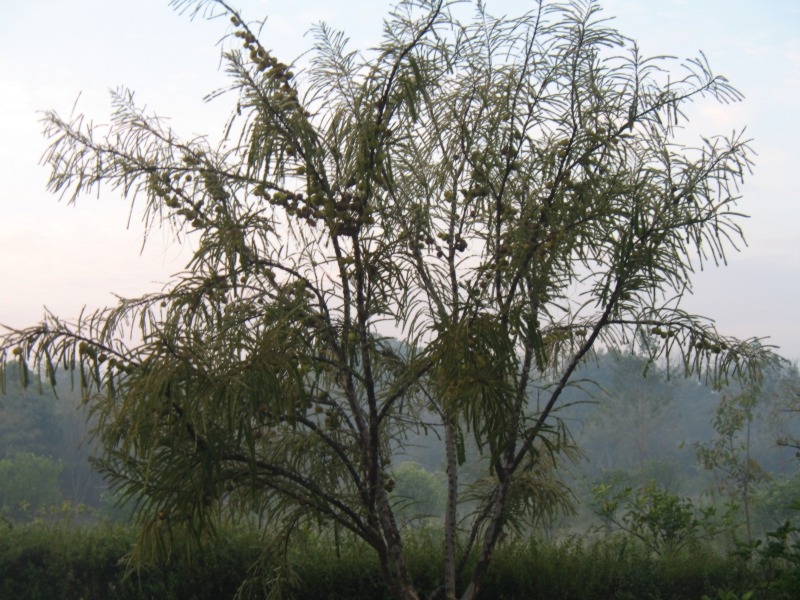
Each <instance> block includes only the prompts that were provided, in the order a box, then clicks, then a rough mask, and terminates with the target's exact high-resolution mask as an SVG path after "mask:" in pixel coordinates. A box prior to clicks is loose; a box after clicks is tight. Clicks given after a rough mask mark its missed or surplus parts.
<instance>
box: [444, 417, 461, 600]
mask: <svg viewBox="0 0 800 600" xmlns="http://www.w3.org/2000/svg"><path fill="white" fill-rule="evenodd" d="M444 439H445V450H446V453H447V508H446V512H445V517H444V588H445V598H447V600H455V598H456V506H457V502H458V462H457V460H456V440H455V432H454V431H453V423H452V421H451V420H450V419H449V418H447V419H445V425H444Z"/></svg>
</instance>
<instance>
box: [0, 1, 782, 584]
mask: <svg viewBox="0 0 800 600" xmlns="http://www.w3.org/2000/svg"><path fill="white" fill-rule="evenodd" d="M172 4H173V5H174V6H175V8H176V9H178V10H186V11H190V12H191V13H192V14H193V15H203V16H206V17H215V16H219V15H223V14H224V15H227V16H228V17H229V18H230V21H231V33H230V36H228V37H226V39H225V44H226V45H225V50H224V53H223V58H224V64H225V69H226V70H227V72H228V74H229V75H230V81H231V84H230V86H229V87H228V88H227V89H225V90H221V91H219V92H217V93H219V94H222V93H228V94H235V95H236V97H237V107H236V111H235V113H234V114H233V115H232V117H231V119H230V122H229V123H228V124H227V129H226V131H227V135H226V138H225V140H223V142H221V143H220V144H218V145H216V146H211V145H210V144H209V142H208V141H207V140H206V138H195V139H188V140H187V139H182V138H181V137H179V135H178V134H177V133H176V132H174V131H173V130H172V129H171V128H169V127H168V126H167V124H166V123H165V122H164V121H163V120H162V119H159V118H157V117H155V116H151V115H149V114H147V113H146V112H145V111H143V110H142V109H140V108H138V107H137V105H136V104H135V102H134V97H133V93H132V92H131V91H129V90H126V89H120V90H117V91H116V92H114V93H113V99H112V101H113V106H114V113H113V118H112V122H111V124H110V125H109V126H108V127H107V128H103V127H99V126H94V125H93V124H91V123H87V122H85V121H84V118H83V117H82V116H78V117H74V118H70V119H64V118H62V117H61V116H59V115H58V114H56V113H55V112H48V113H47V114H46V116H45V118H44V124H45V135H46V136H47V137H48V139H49V140H50V146H49V149H48V151H47V153H46V155H45V157H44V162H45V163H46V164H47V166H48V167H49V168H50V171H51V175H50V181H49V187H50V189H51V190H52V191H53V192H56V193H60V194H62V196H63V197H65V198H67V199H68V200H69V201H70V202H74V201H76V199H77V198H78V197H80V196H81V195H84V194H87V193H90V192H93V191H96V190H98V189H100V188H103V189H109V188H110V189H115V190H118V191H119V192H120V193H122V194H123V195H124V196H125V197H127V198H129V199H130V200H131V202H137V203H140V206H142V207H143V210H144V223H145V227H146V228H147V229H150V228H153V227H171V228H173V229H174V231H175V233H176V239H177V240H178V242H179V243H181V242H183V241H184V240H185V239H186V238H185V235H186V234H188V233H189V232H193V233H192V235H195V236H196V239H197V251H196V252H195V254H194V256H193V257H192V259H191V261H190V262H189V264H188V265H187V267H186V269H185V271H183V272H182V273H179V274H177V275H176V276H175V278H174V279H173V280H172V281H171V282H169V283H168V284H167V285H166V286H165V287H164V289H163V291H162V292H160V293H157V294H150V295H145V296H142V297H139V298H131V299H122V300H120V302H119V304H118V306H116V307H113V308H109V309H105V310H101V311H98V312H96V313H93V314H89V315H82V316H81V317H80V318H79V319H78V320H76V321H65V320H62V319H60V318H58V317H56V316H53V315H50V314H48V315H46V317H45V319H44V321H43V322H42V323H41V324H39V325H37V326H34V327H31V328H27V329H19V330H10V331H9V333H8V334H6V335H5V336H4V337H3V338H2V343H1V345H0V349H1V351H2V353H3V360H4V364H5V360H6V359H7V358H12V359H14V360H18V361H19V363H20V365H22V366H23V369H25V368H27V365H30V368H39V369H41V370H42V371H43V373H44V376H50V377H51V378H52V377H53V373H54V372H55V370H56V369H58V368H65V369H68V370H74V371H75V372H76V373H77V374H78V376H77V379H78V380H79V383H80V386H81V388H82V389H83V390H84V394H85V398H86V402H87V403H89V404H90V406H91V409H92V411H93V414H94V416H95V418H96V419H97V426H96V428H95V430H94V432H95V436H96V438H97V439H98V440H99V441H100V442H101V447H102V453H101V455H100V456H98V458H97V459H96V460H97V464H98V465H99V467H100V468H101V469H103V470H104V472H105V473H106V474H107V476H108V477H109V478H110V480H111V482H112V483H113V484H114V485H115V486H117V487H119V488H120V490H121V492H122V493H123V494H125V495H127V496H128V497H130V498H131V499H133V500H134V501H136V502H138V503H139V504H138V509H139V512H138V518H139V521H140V523H141V524H142V533H141V538H140V541H139V544H138V545H137V553H138V554H137V556H138V557H139V558H140V559H143V560H145V559H148V558H150V557H152V556H154V555H158V554H159V553H162V552H168V551H169V549H170V547H171V544H172V540H173V539H174V538H175V537H176V536H179V535H183V534H184V533H193V534H200V533H203V532H212V533H213V531H214V528H215V526H216V525H217V524H219V523H220V520H221V519H225V518H228V517H233V516H236V515H257V516H258V518H261V519H264V522H265V527H266V526H267V525H269V526H273V527H274V528H277V529H278V530H280V531H282V532H283V533H284V535H285V537H283V538H281V539H282V540H283V541H282V542H281V543H282V544H288V543H289V540H290V539H291V534H292V532H293V531H295V530H296V529H297V527H298V526H300V525H302V524H304V523H315V524H317V525H318V526H320V527H324V526H325V525H326V524H329V525H330V526H331V527H333V528H334V529H335V531H336V532H337V535H338V534H339V533H338V532H340V531H341V532H343V533H346V534H348V535H354V536H358V537H359V538H361V539H363V540H365V541H366V542H367V543H368V544H369V545H371V546H372V547H373V548H374V549H375V551H376V552H377V555H378V557H379V562H380V566H381V573H382V576H383V579H384V581H385V582H386V585H387V588H388V589H389V591H390V593H391V594H392V596H393V597H394V598H397V599H398V600H399V599H406V600H409V599H412V598H418V597H419V596H418V590H416V589H415V586H414V582H413V579H412V577H411V575H410V573H409V571H408V568H407V565H406V561H405V558H404V554H403V529H402V528H401V527H400V526H399V525H398V522H397V520H396V518H395V511H396V506H395V504H394V500H393V496H392V492H393V489H394V477H393V469H394V468H395V465H396V464H397V461H396V460H395V461H394V462H393V459H396V458H397V457H398V456H400V455H401V454H402V451H403V447H404V441H405V440H406V439H407V438H408V436H409V435H412V434H414V433H415V432H418V431H420V430H427V429H434V430H436V431H438V432H440V433H441V435H442V437H443V439H444V445H445V448H446V456H447V471H448V472H447V476H448V486H447V489H448V493H447V500H446V510H445V520H444V521H445V522H444V545H445V557H446V560H445V567H444V571H443V573H442V579H441V586H440V587H439V588H437V589H436V590H434V592H433V594H434V595H438V594H443V595H444V596H445V597H447V598H455V597H456V593H457V591H458V590H457V589H456V581H457V580H460V579H464V577H466V580H468V581H469V584H468V585H467V587H466V588H465V589H463V590H460V593H461V594H462V596H461V597H462V598H464V599H465V600H466V599H472V598H475V597H476V596H477V595H478V593H479V591H480V589H481V586H482V585H483V584H484V582H485V580H486V576H487V573H488V570H489V568H490V567H491V564H492V552H493V550H494V548H495V547H496V545H497V543H498V540H499V539H500V538H501V534H502V533H503V531H504V530H505V529H508V528H512V529H519V528H522V527H524V526H526V525H529V524H535V523H537V522H540V521H541V520H543V519H548V518H550V517H552V516H553V515H554V514H556V513H557V512H558V511H561V510H569V509H570V506H571V497H570V494H569V490H568V488H567V487H566V486H565V485H564V484H563V483H562V482H561V481H560V479H559V477H558V468H559V465H560V464H562V463H563V461H568V460H571V459H574V458H575V457H576V453H577V449H576V448H575V446H574V444H573V442H572V439H571V437H570V435H569V431H568V429H567V427H566V425H565V424H564V423H563V422H562V421H561V420H559V418H558V409H559V407H560V406H561V403H560V398H561V394H562V392H563V390H564V389H565V388H566V387H567V386H570V385H577V384H580V380H579V378H578V377H577V375H576V373H577V370H578V369H579V368H580V366H581V365H582V364H584V363H585V362H586V361H588V360H591V358H592V356H593V353H594V352H595V351H596V350H597V349H599V348H601V347H602V348H613V347H621V346H626V347H627V346H636V347H638V348H640V350H641V351H642V352H644V353H645V355H646V356H647V358H648V359H649V360H650V361H651V362H652V361H655V360H657V359H659V358H666V359H668V360H670V361H671V364H672V365H673V367H674V368H675V369H677V370H679V371H681V372H682V373H684V374H686V375H691V374H694V375H699V376H701V377H705V378H706V379H707V381H708V382H710V383H711V384H712V385H722V384H724V383H725V382H726V381H728V380H729V379H731V378H743V379H746V378H752V377H757V376H758V374H759V372H760V370H761V368H762V367H763V366H764V365H765V364H767V363H771V362H774V361H775V356H774V355H773V354H772V353H771V352H770V351H769V349H768V348H765V347H763V346H762V345H761V344H760V343H759V341H758V340H755V339H754V340H738V339H735V338H731V337H727V336H724V335H723V334H721V333H720V332H718V331H717V330H716V329H715V328H714V326H713V322H712V321H710V320H707V319H703V318H701V317H698V316H695V315H692V314H689V313H687V312H685V311H684V310H682V309H681V308H680V300H681V298H682V297H683V296H684V295H685V294H687V293H689V292H690V291H691V276H692V273H693V272H694V269H696V268H697V267H698V266H699V265H702V264H704V263H709V262H710V263H714V264H719V263H723V262H724V261H725V253H726V252H728V251H730V250H731V249H735V248H736V243H737V241H739V240H740V239H741V233H742V232H741V229H740V225H739V222H740V217H741V215H740V214H739V213H737V212H736V200H737V197H738V196H737V190H738V186H739V184H740V183H741V182H742V180H743V177H744V176H745V174H746V173H747V171H748V169H749V168H750V166H751V158H750V157H751V151H750V148H749V146H748V140H747V139H745V138H744V137H743V136H742V134H741V133H737V132H734V133H733V134H732V135H731V136H729V137H725V136H713V137H707V138H703V139H702V140H701V141H700V143H699V145H698V146H697V147H684V146H681V145H679V144H678V143H677V142H676V141H675V133H676V128H677V127H678V123H679V120H681V119H686V118H687V116H686V114H685V113H684V111H685V110H686V107H687V104H688V103H690V102H693V101H699V100H701V99H703V98H705V99H706V100H705V101H708V100H709V99H710V100H715V101H718V102H723V103H728V102H734V101H738V100H740V99H741V95H740V94H739V93H738V92H737V91H736V90H735V89H734V88H733V87H732V86H731V85H730V84H729V83H728V81H727V80H726V79H725V78H723V77H721V76H719V75H715V74H713V72H712V71H711V69H710V67H709V65H708V63H707V61H706V59H705V57H703V56H701V57H699V58H697V59H693V60H689V61H687V62H684V63H683V64H681V65H680V67H679V68H677V69H674V70H671V71H670V70H667V66H668V64H667V62H666V59H663V58H659V57H656V58H648V57H644V56H642V55H641V54H640V52H639V49H638V47H637V45H636V44H635V43H634V42H632V41H631V40H629V39H627V38H626V37H624V36H623V35H622V34H620V33H619V32H618V31H616V30H615V29H613V28H612V27H611V26H610V24H609V22H608V21H607V20H606V19H604V18H603V17H602V15H601V13H600V7H599V5H598V4H597V3H596V2H593V1H590V0H586V1H583V0H574V1H572V2H569V3H566V4H556V3H549V2H543V3H541V4H538V5H535V7H534V9H533V10H532V11H530V12H528V13H526V14H524V15H522V16H520V17H514V18H510V17H503V18H495V17H493V16H492V15H491V14H490V13H489V12H487V9H486V7H485V6H484V5H483V4H480V3H475V4H474V5H470V8H468V7H467V5H463V4H461V3H455V2H445V1H441V0H440V1H428V0H404V1H401V2H400V3H399V4H398V5H397V6H396V7H395V8H394V9H393V11H392V12H391V13H390V15H389V16H388V17H387V20H386V21H385V25H384V35H383V38H382V41H381V42H380V44H379V46H378V47H377V48H376V49H374V50H373V51H370V52H367V53H358V52H355V51H351V50H350V49H349V48H348V47H347V40H346V38H345V36H344V34H343V33H342V32H338V31H334V30H332V29H331V28H330V27H328V26H327V25H325V24H320V25H318V26H316V27H314V28H313V34H314V40H315V42H314V47H313V50H312V52H311V54H310V55H309V57H310V58H309V59H308V61H307V63H303V66H302V68H301V67H300V65H297V64H292V63H283V62H281V61H280V60H279V58H278V57H277V56H276V55H275V53H273V52H272V51H271V50H269V49H267V48H266V47H265V46H263V45H262V43H261V42H260V41H259V38H258V36H257V31H258V23H252V22H248V21H247V20H246V19H245V17H244V16H243V15H242V14H240V13H239V12H238V11H236V10H235V9H234V8H233V7H232V6H231V5H230V4H228V3H227V2H224V1H221V0H200V1H195V0H191V1H190V0H173V2H172ZM283 59H284V60H287V59H286V58H285V57H284V58H283ZM176 68H177V65H176ZM131 340H133V341H131ZM9 355H10V356H9ZM675 365H677V366H675ZM468 437H471V438H472V439H473V441H474V443H475V445H476V447H477V448H478V449H479V452H480V455H481V459H480V461H479V464H478V465H467V466H470V467H471V468H473V469H475V468H479V469H480V474H479V476H478V477H475V478H473V479H472V480H471V481H470V482H469V483H468V484H465V483H464V482H463V481H461V482H459V478H458V476H459V470H460V469H461V468H463V467H464V461H465V453H464V447H465V440H466V439H467V438H468ZM462 502H467V504H465V506H469V507H471V508H470V510H469V514H465V511H461V512H459V510H458V505H459V503H462ZM459 532H462V535H461V536H460V537H459ZM282 547H285V546H282ZM275 550H276V551H278V552H280V548H276V549H275ZM470 557H473V558H474V560H468V559H469V558H470ZM287 568H288V566H287ZM465 569H467V570H468V572H465ZM465 573H466V575H465ZM283 581H285V573H279V574H277V575H274V576H270V577H264V578H262V579H261V582H262V583H264V584H265V585H266V586H268V587H269V589H271V590H272V591H273V592H275V590H279V589H280V586H281V582H283Z"/></svg>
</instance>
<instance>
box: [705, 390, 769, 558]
mask: <svg viewBox="0 0 800 600" xmlns="http://www.w3.org/2000/svg"><path fill="white" fill-rule="evenodd" d="M760 392H761V390H760V387H759V386H758V385H757V384H756V383H754V382H752V383H749V384H748V385H746V386H745V387H744V388H743V389H742V390H741V391H740V392H739V393H738V394H736V395H735V396H731V397H729V396H727V395H725V396H723V397H722V400H721V401H720V403H719V405H718V406H717V410H716V414H715V416H714V420H713V424H714V429H715V430H716V432H717V435H716V437H715V438H714V439H713V440H712V441H710V442H708V443H705V444H702V443H697V444H695V448H696V449H697V460H698V461H699V463H700V464H701V465H703V466H704V467H705V468H706V469H707V470H709V471H713V472H714V477H715V480H716V486H717V489H718V491H719V492H720V493H722V494H725V495H726V496H728V497H730V499H731V500H732V501H734V502H738V501H741V503H742V504H741V505H742V506H743V507H744V520H745V526H746V531H747V542H748V543H749V542H750V541H751V540H752V533H751V527H750V504H751V503H752V499H753V496H754V494H755V493H756V491H757V489H758V486H759V485H760V484H761V483H763V482H765V481H768V480H769V473H766V472H765V471H764V470H763V469H762V468H761V465H759V464H758V461H757V460H755V459H754V458H752V456H751V452H750V450H751V444H750V430H751V427H752V423H753V417H754V412H755V408H756V404H757V403H758V398H759V394H760Z"/></svg>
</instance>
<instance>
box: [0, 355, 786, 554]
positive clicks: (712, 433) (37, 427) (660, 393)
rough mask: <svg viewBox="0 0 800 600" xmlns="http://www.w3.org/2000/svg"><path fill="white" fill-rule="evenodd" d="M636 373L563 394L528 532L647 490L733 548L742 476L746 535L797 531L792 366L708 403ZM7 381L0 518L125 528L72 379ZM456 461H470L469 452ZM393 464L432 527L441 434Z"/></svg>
mask: <svg viewBox="0 0 800 600" xmlns="http://www.w3.org/2000/svg"><path fill="white" fill-rule="evenodd" d="M645 368H646V363H645V361H644V359H643V358H641V357H639V356H636V355H616V354H610V353H602V354H600V355H599V358H598V361H597V362H596V363H594V364H592V366H590V367H587V368H585V369H584V371H583V373H582V377H581V383H578V384H577V385H576V386H574V387H572V388H571V389H570V390H569V391H568V393H566V394H564V400H563V402H562V408H561V410H560V415H559V417H560V419H562V420H563V422H564V423H565V424H566V425H567V426H568V428H569V430H570V432H571V434H572V436H573V438H574V444H575V450H576V451H577V454H576V456H577V458H576V460H575V462H574V464H567V465H565V466H566V467H567V468H566V469H565V470H564V477H565V481H566V483H567V484H568V485H569V487H570V488H571V489H572V491H573V493H574V507H575V513H574V514H567V515H563V514H558V515H554V518H553V519H552V520H551V523H550V524H549V525H548V526H546V527H544V529H543V530H542V532H540V533H542V534H543V535H546V536H547V537H553V536H554V535H555V534H556V533H557V532H561V533H577V534H582V533H586V532H588V531H592V528H593V527H597V526H598V525H608V524H609V523H608V521H607V519H606V518H604V516H603V515H602V508H601V505H600V503H601V501H602V498H601V496H602V494H603V490H604V489H605V494H607V495H608V494H611V495H613V494H615V493H617V494H618V493H620V492H621V491H624V489H625V488H626V487H630V488H631V489H632V490H636V489H637V488H641V489H645V488H647V487H648V486H651V489H652V486H653V484H655V487H656V489H659V490H664V491H668V492H669V493H671V494H673V495H675V496H678V497H680V498H685V499H690V500H691V501H692V502H694V503H695V504H697V505H698V506H708V505H714V504H716V505H718V506H720V507H721V506H722V505H723V504H724V503H725V502H726V501H727V502H730V501H733V502H734V503H735V506H734V509H735V510H734V511H733V513H732V514H731V518H732V519H734V520H735V521H736V523H737V525H736V526H735V527H734V528H733V531H738V534H739V537H741V538H745V537H746V535H745V531H744V530H745V515H744V514H743V513H744V509H743V504H744V500H745V498H744V497H743V493H744V491H743V480H744V479H748V490H747V496H748V497H747V501H748V502H749V503H750V516H751V521H752V528H753V531H752V536H753V537H759V536H763V535H764V533H765V531H768V530H772V529H775V527H777V526H778V525H780V524H781V523H783V522H784V521H785V520H786V519H793V520H794V521H797V517H793V514H792V511H789V510H788V509H787V507H788V505H789V504H790V503H791V502H792V500H793V499H794V498H798V497H800V475H798V466H800V459H798V457H797V456H796V453H797V448H795V447H794V446H793V443H795V442H794V441H795V440H797V438H799V437H800V419H799V418H797V417H798V416H800V415H798V412H797V408H798V407H797V403H798V381H799V380H798V371H797V367H796V365H786V366H785V367H784V368H782V369H776V370H772V371H769V372H768V374H767V376H766V377H765V379H764V381H762V383H761V385H760V386H759V387H758V389H754V390H750V391H749V396H748V398H749V400H748V402H746V403H744V404H742V402H741V398H742V396H743V394H742V391H741V390H739V389H727V390H724V391H723V392H719V393H717V392H714V391H712V390H711V388H710V387H707V386H705V385H703V382H701V381H697V380H696V379H684V378H683V377H680V376H674V375H670V373H669V372H668V369H667V367H666V366H665V365H661V366H659V365H651V366H650V367H649V368H647V369H646V375H645V376H644V377H643V376H642V373H643V372H644V371H645ZM15 375H16V374H15V372H14V370H13V369H11V368H10V369H9V371H8V374H7V379H6V381H5V385H6V394H5V395H4V396H2V397H0V403H2V408H0V416H1V417H2V418H0V507H1V508H0V510H2V512H1V513H0V515H2V518H3V519H4V520H6V521H8V522H20V523H22V522H29V521H31V520H33V519H36V518H44V519H54V518H56V517H61V516H64V515H65V514H69V515H71V516H72V518H73V520H74V522H77V523H88V522H93V521H97V520H104V519H105V520H111V521H127V519H128V517H129V515H130V510H131V507H127V508H125V507H123V508H121V507H118V506H116V498H115V496H114V493H113V491H112V490H109V489H108V486H107V484H106V483H105V482H104V481H103V479H102V478H101V477H100V476H99V475H98V474H97V473H96V472H94V471H93V470H92V467H91V460H90V459H91V455H92V448H93V446H92V441H91V439H90V438H89V437H88V436H87V433H88V432H89V430H90V428H91V426H92V419H91V416H90V415H89V414H88V413H87V412H86V410H85V409H84V408H83V407H82V406H81V398H80V392H79V389H78V388H79V386H78V385H77V382H75V388H74V389H73V388H72V385H71V382H70V380H69V375H68V374H61V375H59V380H58V382H57V385H56V387H55V390H56V392H57V396H56V395H55V394H54V393H53V391H52V390H51V389H50V387H49V385H47V384H43V385H41V386H40V385H39V383H38V381H37V379H36V377H35V376H33V374H32V375H31V377H32V381H31V382H30V384H29V386H28V387H27V388H25V389H23V388H22V386H21V385H20V382H19V378H18V377H16V376H15ZM737 398H738V404H737ZM728 406H730V407H731V409H730V412H731V414H733V415H734V416H735V415H736V414H737V412H738V413H740V414H743V415H744V418H743V419H742V420H741V421H740V422H739V423H738V426H736V425H735V424H734V426H732V427H730V423H729V422H728V423H727V424H728V425H729V427H728V429H727V430H726V429H725V424H726V423H725V422H722V421H721V416H720V415H721V414H722V415H723V417H724V415H725V414H726V413H725V412H724V411H725V409H726V407H728ZM715 444H716V446H715ZM720 447H722V448H723V449H725V448H727V449H728V450H729V452H728V455H727V456H722V455H720V454H719V451H718V450H719V448H720ZM715 448H716V450H717V454H716V455H715V456H710V454H713V451H714V450H715ZM466 452H467V454H468V457H469V453H470V448H467V449H466ZM474 454H475V453H473V455H474ZM737 458H738V459H740V461H741V464H740V465H739V468H740V469H741V468H744V474H742V473H738V475H739V476H738V478H737V476H736V475H737V473H736V472H734V474H733V475H732V474H731V473H729V472H728V471H730V470H731V468H732V465H734V466H733V469H734V471H735V470H736V466H735V460H737ZM748 461H749V462H748ZM468 462H469V460H468ZM395 467H396V468H395V472H396V476H397V485H396V489H395V492H394V493H395V496H396V498H397V501H398V502H401V503H403V504H404V505H405V508H404V509H403V515H404V517H405V518H406V519H407V520H408V523H409V524H410V525H412V526H418V525H419V524H421V523H425V522H427V523H428V524H432V525H435V524H437V523H438V522H439V521H440V519H441V514H442V511H443V508H444V502H445V496H446V491H445V488H446V477H445V473H444V470H445V459H444V442H443V441H442V439H441V435H440V432H438V431H437V430H436V429H433V428H432V429H430V430H429V431H428V433H427V435H420V436H418V438H417V439H415V440H413V441H412V443H411V444H409V450H408V451H407V454H406V456H405V460H404V461H402V462H400V463H399V464H397V465H396V466H395ZM476 468H479V466H478V465H476ZM467 481H468V478H465V482H467ZM604 486H605V488H604ZM795 514H796V513H795Z"/></svg>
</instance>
